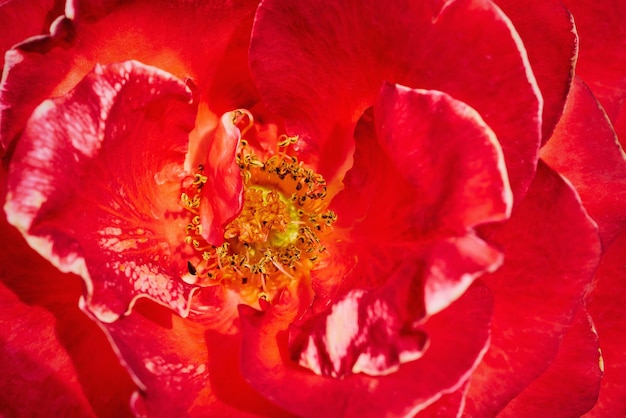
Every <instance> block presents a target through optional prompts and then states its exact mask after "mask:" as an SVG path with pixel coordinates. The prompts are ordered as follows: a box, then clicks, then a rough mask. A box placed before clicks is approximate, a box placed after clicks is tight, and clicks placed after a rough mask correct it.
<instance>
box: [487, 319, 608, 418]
mask: <svg viewBox="0 0 626 418" xmlns="http://www.w3.org/2000/svg"><path fill="white" fill-rule="evenodd" d="M600 360H601V356H600V351H599V347H598V335H597V334H596V332H595V330H594V328H593V324H592V323H591V320H590V318H589V316H588V314H587V312H585V310H584V309H582V308H581V309H579V310H578V312H577V314H576V316H575V318H574V322H573V323H572V327H571V328H570V329H569V331H568V332H567V333H566V334H565V336H564V337H563V342H562V343H561V346H560V347H559V352H558V353H557V355H556V357H555V358H554V362H553V363H552V364H551V365H550V367H549V368H548V370H546V372H545V373H544V374H542V375H541V376H540V377H539V378H538V379H537V380H535V381H534V382H532V383H531V384H530V385H529V386H528V387H527V388H526V389H524V391H523V392H522V393H521V394H520V395H519V396H518V397H516V398H515V399H513V400H512V401H511V402H510V403H509V404H508V405H507V406H506V408H504V409H503V410H502V411H501V412H500V415H499V416H502V417H538V416H550V417H555V418H559V417H562V418H568V417H580V416H582V415H583V414H584V413H585V412H587V411H589V410H590V409H591V408H592V407H593V405H594V404H595V403H596V400H597V399H598V391H599V390H600V381H601V379H602V370H601V367H600Z"/></svg>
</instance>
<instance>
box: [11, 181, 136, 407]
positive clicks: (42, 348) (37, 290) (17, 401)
mask: <svg viewBox="0 0 626 418" xmlns="http://www.w3.org/2000/svg"><path fill="white" fill-rule="evenodd" d="M1 171H2V173H1V174H0V179H1V183H0V184H1V185H2V186H1V189H2V191H4V188H5V183H6V178H5V177H6V173H5V171H4V169H1ZM2 195H3V196H4V193H2ZM1 199H2V200H4V197H2V198H1ZM0 236H2V240H1V241H0V370H2V378H1V379H0V414H2V415H4V416H38V415H40V414H41V413H42V406H44V408H45V413H46V414H51V415H57V416H68V415H72V416H119V417H127V416H128V417H129V416H131V414H130V409H129V397H130V394H131V392H132V390H133V387H134V385H133V384H132V382H131V381H130V379H129V377H128V375H127V374H126V371H125V370H124V369H123V368H122V367H121V366H120V365H119V362H118V359H117V357H116V356H115V355H114V353H113V351H112V350H111V347H110V345H109V342H108V341H107V340H106V338H105V336H104V335H103V334H102V332H101V331H100V329H99V328H98V327H97V325H96V324H95V323H93V322H92V321H90V320H89V319H88V318H87V317H85V316H84V315H82V313H81V312H80V310H79V309H78V306H77V300H78V298H79V296H80V294H81V285H80V282H81V281H80V278H78V277H76V276H73V275H70V274H63V273H60V272H59V271H58V270H57V269H56V268H54V267H53V266H51V265H50V264H49V263H48V262H47V261H46V260H44V259H43V258H41V257H39V256H38V255H37V254H36V253H35V252H34V251H33V250H31V249H30V248H29V247H28V245H27V244H26V242H25V241H24V240H23V238H22V237H21V236H20V234H19V232H18V231H17V230H16V229H15V228H13V227H12V226H11V225H9V224H8V223H7V222H6V221H5V220H2V221H1V222H0Z"/></svg>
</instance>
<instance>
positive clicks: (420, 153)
mask: <svg viewBox="0 0 626 418" xmlns="http://www.w3.org/2000/svg"><path fill="white" fill-rule="evenodd" d="M373 113H374V120H372V117H371V116H372V115H371V113H370V112H366V114H365V115H364V117H363V118H362V120H361V121H360V122H359V125H358V126H357V130H356V135H355V140H356V143H357V147H356V152H355V156H354V166H353V168H352V169H351V170H350V171H349V172H348V173H347V174H346V177H345V180H344V183H345V190H344V191H342V192H341V193H340V194H338V195H337V197H336V198H335V199H334V200H333V201H332V203H331V208H332V209H333V210H334V211H335V212H336V213H337V216H338V226H340V227H342V228H345V232H342V231H341V230H339V231H338V234H339V235H340V236H339V237H338V238H337V243H334V242H330V243H329V244H328V245H329V254H330V258H331V261H325V262H324V264H320V266H319V268H317V267H316V268H315V269H314V271H313V272H312V277H313V282H314V286H318V287H319V286H323V285H324V284H327V285H328V286H331V287H332V286H340V287H342V288H348V287H352V288H369V287H375V286H378V285H380V284H382V283H384V282H385V280H386V279H387V278H388V277H389V275H390V273H391V271H393V269H394V268H395V266H396V265H397V264H398V263H400V262H401V260H402V259H404V258H407V257H408V258H411V259H422V260H423V263H424V266H423V269H424V271H423V273H422V274H423V284H422V285H423V286H424V288H425V296H424V303H425V309H426V313H428V314H434V313H436V312H438V311H440V310H441V309H444V308H445V307H446V306H447V305H448V304H450V303H451V302H452V301H453V300H455V299H456V298H457V297H458V296H460V295H461V294H462V293H463V292H464V291H465V289H467V287H468V286H469V285H470V284H471V283H472V281H473V280H474V279H475V278H476V277H478V276H479V275H480V274H482V273H483V272H485V271H492V270H494V269H495V268H497V266H498V265H499V264H500V262H501V254H500V253H499V252H498V251H496V250H495V249H493V248H491V247H490V246H489V245H488V244H486V243H485V242H483V241H482V240H481V239H479V238H478V237H476V236H475V235H474V233H473V232H472V228H474V227H475V226H476V225H478V224H483V223H488V222H495V221H500V220H503V219H506V217H507V216H508V215H509V212H510V208H511V205H512V197H511V191H510V189H509V185H508V182H507V175H506V171H505V169H504V163H503V157H502V153H501V151H500V148H499V147H498V143H497V140H496V139H495V136H494V134H493V132H492V131H491V130H490V129H489V127H487V126H486V125H485V124H484V122H483V121H482V120H481V119H480V117H479V116H478V114H477V113H476V112H475V111H473V110H472V109H471V108H470V107H468V106H467V105H465V104H463V103H461V102H459V101H457V100H454V99H452V98H451V97H450V96H448V95H446V94H444V93H440V92H434V91H425V90H412V89H408V88H405V87H400V86H392V85H389V84H386V85H385V86H384V87H383V89H382V90H381V95H380V98H379V100H378V102H377V104H376V107H375V108H374V112H373ZM405 115H411V118H407V117H405ZM375 133H376V134H375ZM348 253H352V256H351V257H350V255H349V254H348ZM346 254H348V257H346ZM355 258H356V259H355ZM350 259H353V260H354V261H350ZM346 260H347V261H346ZM379 260H381V261H379ZM346 263H349V264H354V265H352V266H350V267H349V268H346V269H345V271H346V272H349V273H348V274H345V275H344V276H339V275H338V274H340V273H341V271H339V270H338V269H337V268H336V267H335V266H341V265H345V264H346ZM329 266H330V268H329ZM422 274H420V275H419V276H422ZM329 275H330V276H334V278H335V280H332V279H331V278H329V277H326V276H329ZM339 278H340V279H339ZM420 279H421V277H418V278H416V280H420ZM346 283H349V284H348V285H346ZM315 290H316V292H318V293H321V294H327V295H329V297H331V298H332V297H333V294H334V295H335V296H339V295H338V294H336V292H335V290H332V289H330V288H329V289H326V290H320V289H319V288H316V289H315Z"/></svg>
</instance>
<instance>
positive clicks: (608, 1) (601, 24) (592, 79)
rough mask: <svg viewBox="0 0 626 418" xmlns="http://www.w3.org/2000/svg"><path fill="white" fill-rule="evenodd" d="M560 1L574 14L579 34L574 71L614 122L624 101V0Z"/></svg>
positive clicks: (625, 10) (625, 58) (625, 47)
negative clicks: (593, 0)
mask: <svg viewBox="0 0 626 418" xmlns="http://www.w3.org/2000/svg"><path fill="white" fill-rule="evenodd" d="M563 3H565V5H566V6H567V8H568V9H569V10H570V11H571V12H572V14H573V15H574V20H575V22H576V30H577V31H578V34H579V37H580V52H579V55H578V63H577V65H576V74H578V75H579V76H580V77H581V78H582V79H583V80H584V81H585V82H586V83H588V84H589V86H590V87H591V89H592V90H593V92H594V94H595V95H596V97H598V99H599V100H600V103H602V107H604V109H605V110H606V112H607V114H608V116H609V119H611V121H612V122H615V121H616V119H617V116H618V112H619V110H620V108H621V107H622V106H623V105H624V103H625V102H626V20H625V19H624V16H626V3H624V2H623V1H621V0H605V1H601V2H600V1H595V2H588V1H584V0H565V1H564V2H563Z"/></svg>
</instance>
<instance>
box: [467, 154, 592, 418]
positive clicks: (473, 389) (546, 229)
mask: <svg viewBox="0 0 626 418" xmlns="http://www.w3.org/2000/svg"><path fill="white" fill-rule="evenodd" d="M481 232H482V233H481V235H483V236H484V237H485V239H487V240H488V241H489V242H496V243H499V244H500V245H501V246H502V250H503V252H504V254H505V262H504V264H503V265H502V266H501V267H500V268H499V269H498V270H497V271H496V272H495V273H492V274H489V275H485V276H483V280H484V281H485V283H486V284H487V285H488V286H489V288H490V289H491V290H492V292H493V293H494V300H495V311H494V321H493V325H492V340H491V347H490V349H489V351H488V352H487V354H486V355H485V358H484V360H483V362H482V363H481V364H480V366H479V367H478V368H477V369H476V371H475V373H474V374H473V376H472V379H471V383H470V391H469V394H468V398H467V408H466V411H465V413H466V414H467V415H468V416H481V417H482V416H488V415H492V414H495V413H496V412H498V411H500V410H501V409H502V408H503V407H504V406H505V405H506V404H507V403H508V402H509V401H510V400H511V399H513V398H514V397H516V396H517V395H518V394H519V393H521V392H522V391H523V390H524V389H525V388H526V387H527V386H528V385H529V384H530V383H531V382H532V381H533V380H535V379H536V378H537V377H538V376H539V375H541V374H542V373H543V372H544V371H545V370H546V369H547V368H548V366H549V365H550V364H551V363H552V361H553V359H554V357H555V356H556V353H557V350H558V347H559V343H560V341H561V338H562V337H563V335H564V334H565V333H566V331H567V330H568V329H569V326H570V323H571V321H572V318H573V315H574V313H575V312H576V310H577V309H578V308H579V307H580V306H581V304H582V298H583V295H584V294H585V292H586V291H588V290H589V288H590V285H591V280H592V277H593V274H594V272H595V269H596V268H597V265H598V260H599V256H600V242H599V237H598V234H597V230H596V228H595V226H594V224H593V223H592V221H591V220H590V219H589V218H588V216H587V215H586V213H585V211H584V209H583V207H582V205H581V203H580V200H579V199H578V196H577V195H576V193H575V192H574V190H573V189H572V188H571V186H569V185H568V184H567V183H566V182H565V181H564V180H563V179H562V178H561V177H560V176H559V175H558V174H556V173H555V172H553V171H552V170H551V169H550V168H548V167H547V166H546V165H545V164H543V163H540V164H539V166H538V170H537V176H536V178H535V180H534V182H533V184H532V185H531V188H530V189H529V192H528V194H527V196H526V198H525V199H524V201H523V202H522V203H521V204H520V205H519V207H517V209H516V210H514V211H513V214H512V215H511V218H510V219H509V220H508V221H507V222H505V223H504V224H502V225H497V226H496V225H494V226H490V227H488V228H487V227H485V228H482V229H481Z"/></svg>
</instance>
